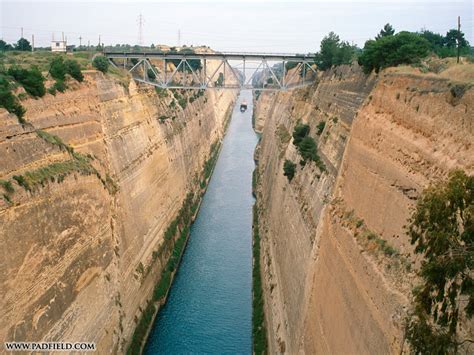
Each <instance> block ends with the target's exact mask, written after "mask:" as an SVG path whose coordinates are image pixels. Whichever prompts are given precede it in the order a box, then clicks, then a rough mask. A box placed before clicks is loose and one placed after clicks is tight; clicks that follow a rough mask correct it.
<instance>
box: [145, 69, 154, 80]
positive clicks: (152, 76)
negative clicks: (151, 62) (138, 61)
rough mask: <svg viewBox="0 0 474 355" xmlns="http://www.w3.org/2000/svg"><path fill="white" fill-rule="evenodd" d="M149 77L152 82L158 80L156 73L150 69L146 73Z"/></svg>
mask: <svg viewBox="0 0 474 355" xmlns="http://www.w3.org/2000/svg"><path fill="white" fill-rule="evenodd" d="M146 73H147V75H148V78H150V79H151V80H155V79H156V75H155V72H154V71H153V70H152V69H150V68H148V70H147V71H146Z"/></svg>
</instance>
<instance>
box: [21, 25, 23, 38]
mask: <svg viewBox="0 0 474 355" xmlns="http://www.w3.org/2000/svg"><path fill="white" fill-rule="evenodd" d="M21 38H23V27H22V28H21Z"/></svg>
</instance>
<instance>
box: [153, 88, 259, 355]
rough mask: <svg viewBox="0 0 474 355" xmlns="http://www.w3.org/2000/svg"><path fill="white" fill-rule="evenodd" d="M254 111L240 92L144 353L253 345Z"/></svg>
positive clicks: (233, 350) (245, 93) (238, 350)
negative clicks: (244, 103)
mask: <svg viewBox="0 0 474 355" xmlns="http://www.w3.org/2000/svg"><path fill="white" fill-rule="evenodd" d="M243 99H245V100H246V101H247V103H248V106H249V107H248V110H247V111H246V112H244V113H241V112H240V109H239V108H240V102H241V101H242V100H243ZM252 109H253V107H252V93H251V92H250V91H243V92H241V95H240V97H239V99H238V100H237V104H236V106H235V107H234V110H233V113H232V120H231V123H230V126H229V128H228V131H227V135H226V137H225V138H224V144H223V147H222V150H221V153H220V156H219V159H218V160H217V164H216V167H215V170H214V173H213V175H212V178H211V180H210V183H209V186H208V189H207V192H206V194H205V196H204V199H203V202H202V205H201V209H200V211H199V214H198V216H197V218H196V221H195V223H194V224H193V226H192V227H191V235H190V238H189V242H188V245H187V247H186V251H185V253H184V255H183V259H182V262H181V265H180V267H179V270H178V272H177V274H176V278H175V280H174V282H173V285H172V287H171V291H170V294H169V297H168V301H167V303H166V305H165V306H164V307H163V308H162V309H161V310H160V313H159V315H158V317H157V319H156V321H155V324H154V325H153V329H152V331H151V333H150V336H149V338H148V342H147V344H146V348H145V354H148V355H150V354H165V353H166V354H177V353H190V352H193V353H204V352H205V353H224V352H227V353H229V352H231V353H251V351H252V349H251V347H252V339H251V338H252V324H251V321H252V300H251V293H252V204H253V197H252V171H253V169H254V161H253V152H254V149H255V145H256V143H257V140H258V138H257V135H256V134H255V133H254V131H253V129H252Z"/></svg>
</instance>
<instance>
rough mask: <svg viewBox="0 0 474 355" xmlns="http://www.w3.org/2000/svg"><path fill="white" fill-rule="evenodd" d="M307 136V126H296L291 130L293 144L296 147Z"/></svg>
mask: <svg viewBox="0 0 474 355" xmlns="http://www.w3.org/2000/svg"><path fill="white" fill-rule="evenodd" d="M308 134H309V126H308V125H307V124H297V125H296V127H295V129H294V130H293V144H294V145H296V146H298V145H299V144H300V142H301V141H302V140H303V138H304V137H306V136H307V135H308Z"/></svg>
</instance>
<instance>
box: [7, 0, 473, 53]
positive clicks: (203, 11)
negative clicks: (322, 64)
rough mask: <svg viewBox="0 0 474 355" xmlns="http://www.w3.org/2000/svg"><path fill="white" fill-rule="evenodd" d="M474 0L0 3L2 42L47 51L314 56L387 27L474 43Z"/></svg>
mask: <svg viewBox="0 0 474 355" xmlns="http://www.w3.org/2000/svg"><path fill="white" fill-rule="evenodd" d="M473 13H474V7H473V1H472V0H446V1H440V0H421V1H411V0H398V1H396V2H395V1H388V0H387V1H385V0H372V1H349V0H336V1H327V0H326V1H309V0H307V1H292V2H284V1H276V0H275V1H270V0H267V1H251V0H241V1H226V0H221V1H216V0H214V1H206V2H202V1H190V0H188V1H182V2H176V1H171V0H169V1H151V0H150V1H124V0H120V1H117V0H115V1H109V0H99V1H97V0H96V1H74V0H70V1H66V0H63V1H58V0H56V1H48V2H45V1H31V0H30V1H23V0H16V1H11V0H0V38H3V40H5V41H7V42H9V43H11V42H14V41H15V42H16V41H17V40H18V38H19V37H20V36H21V28H23V33H24V37H25V38H27V39H31V35H32V34H34V36H35V44H36V45H37V46H49V45H50V41H51V39H52V38H53V35H54V38H55V39H60V38H61V36H62V32H64V35H65V37H66V38H67V40H68V44H76V45H78V44H79V37H82V44H87V43H88V41H90V43H91V45H92V44H94V45H96V44H97V43H98V41H99V35H100V36H101V42H103V43H105V44H106V45H108V44H117V43H129V44H138V42H139V24H138V17H139V15H140V14H142V16H143V18H144V23H143V27H142V33H143V35H142V40H143V43H144V44H145V45H150V44H151V43H154V44H168V45H183V44H186V45H194V46H196V45H207V46H210V47H211V48H213V49H215V50H219V51H246V52H278V53H313V52H316V51H317V50H318V49H319V43H320V42H321V39H322V38H323V37H324V36H325V35H326V34H327V33H329V31H334V32H336V33H337V34H338V35H339V36H340V37H341V39H343V40H347V41H349V42H350V43H354V44H357V45H358V46H360V47H363V45H364V43H365V41H366V40H368V39H370V38H373V37H374V36H375V35H376V34H377V33H378V32H379V31H380V29H381V28H382V27H383V25H384V24H385V23H387V22H388V23H391V24H392V25H393V26H394V27H395V29H396V30H397V31H400V30H408V31H418V30H420V29H422V28H426V29H429V30H432V31H434V32H439V33H442V34H444V33H446V31H448V30H449V29H451V28H455V27H456V26H457V16H461V26H462V27H461V29H462V30H463V32H465V34H466V39H467V40H468V41H469V42H470V43H471V44H474V37H473V32H474V23H473V18H474V15H473Z"/></svg>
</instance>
